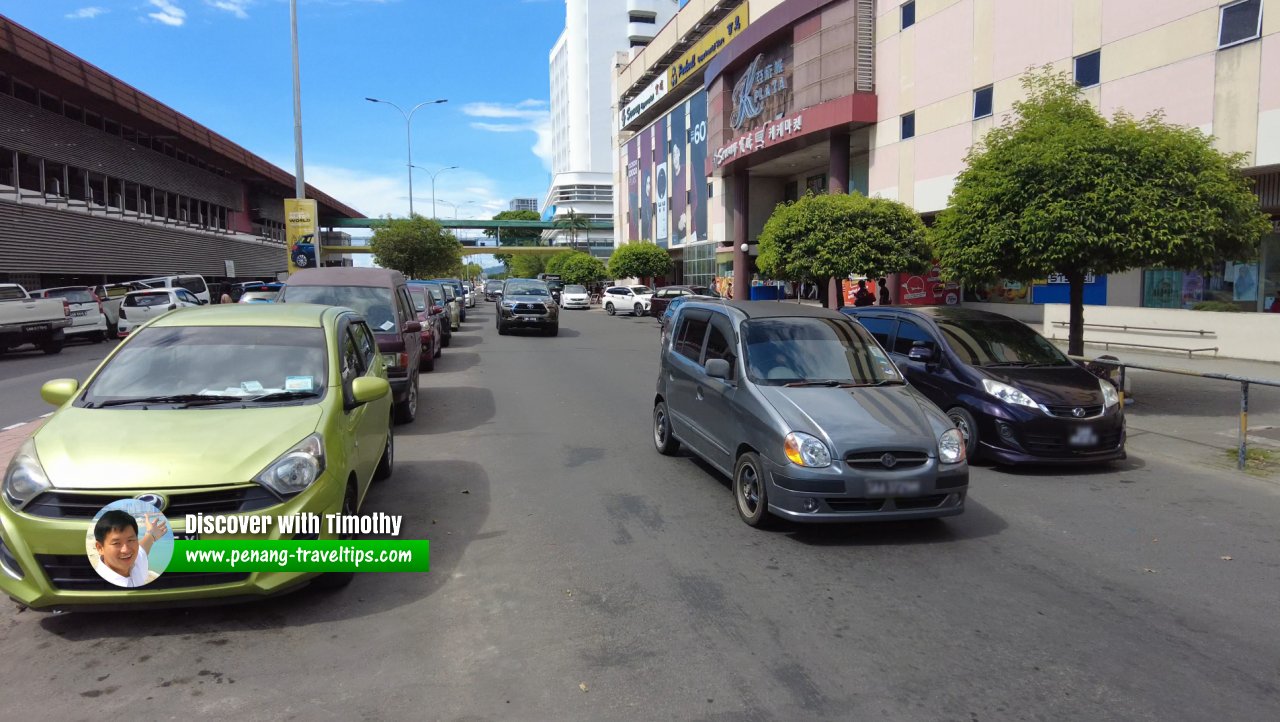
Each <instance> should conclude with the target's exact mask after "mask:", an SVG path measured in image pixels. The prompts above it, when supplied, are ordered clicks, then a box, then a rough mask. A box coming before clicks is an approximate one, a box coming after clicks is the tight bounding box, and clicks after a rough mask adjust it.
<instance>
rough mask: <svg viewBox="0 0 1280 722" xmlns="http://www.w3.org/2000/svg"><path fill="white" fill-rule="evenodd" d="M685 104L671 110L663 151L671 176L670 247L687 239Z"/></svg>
mask: <svg viewBox="0 0 1280 722" xmlns="http://www.w3.org/2000/svg"><path fill="white" fill-rule="evenodd" d="M688 109H689V104H688V103H681V104H680V105H678V106H676V109H675V110H674V111H672V113H671V115H670V116H669V117H670V119H671V120H670V122H671V148H670V150H669V151H667V169H668V172H669V173H670V174H671V193H670V194H669V195H668V204H667V205H668V207H669V209H670V213H671V245H673V246H676V245H680V244H681V243H684V242H685V239H686V238H688V235H689V230H690V224H689V215H688V213H687V211H688V208H689V203H688V200H689V193H688V187H689V169H688V166H687V165H686V164H687V163H688V161H689V146H688V142H689V133H688V131H687V124H686V123H685V117H684V114H685V113H686V112H687V111H688Z"/></svg>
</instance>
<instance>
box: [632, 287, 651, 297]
mask: <svg viewBox="0 0 1280 722" xmlns="http://www.w3.org/2000/svg"><path fill="white" fill-rule="evenodd" d="M631 292H632V293H634V294H636V295H637V296H648V295H652V294H653V289H652V288H649V287H648V286H631Z"/></svg>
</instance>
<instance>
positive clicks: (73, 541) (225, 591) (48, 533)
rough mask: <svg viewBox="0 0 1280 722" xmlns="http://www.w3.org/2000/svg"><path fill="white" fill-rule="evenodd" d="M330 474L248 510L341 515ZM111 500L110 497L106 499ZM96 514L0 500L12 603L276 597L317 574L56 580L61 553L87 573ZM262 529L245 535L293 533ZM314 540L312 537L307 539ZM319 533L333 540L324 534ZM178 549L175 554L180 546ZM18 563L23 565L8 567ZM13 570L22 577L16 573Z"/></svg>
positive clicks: (178, 527)
mask: <svg viewBox="0 0 1280 722" xmlns="http://www.w3.org/2000/svg"><path fill="white" fill-rule="evenodd" d="M331 474H333V472H332V471H329V472H326V474H325V475H324V476H322V477H321V478H320V479H319V480H317V481H316V483H314V484H312V485H311V487H310V488H308V489H307V490H306V491H304V492H302V493H301V494H299V495H298V496H295V497H293V498H292V499H290V500H288V501H286V502H285V503H283V504H279V505H277V506H273V507H267V508H265V509H259V510H255V511H252V512H247V514H254V515H257V514H264V515H270V516H272V517H278V516H284V515H290V514H303V513H315V514H321V515H323V514H337V513H340V512H341V510H342V497H343V492H344V487H345V485H344V484H343V483H342V481H341V480H340V479H338V477H337V476H331ZM143 491H146V490H145V489H135V490H127V491H126V490H122V491H120V492H119V493H118V494H117V495H114V496H109V497H104V499H106V501H111V500H113V499H114V498H128V497H133V496H135V495H137V494H138V493H141V492H143ZM104 503H106V502H104ZM169 522H170V524H171V525H173V526H174V530H175V531H183V529H184V527H183V524H184V520H182V519H180V518H178V517H174V518H172V519H170V520H169ZM90 523H91V520H90V519H80V518H76V519H53V518H46V517H38V516H32V515H29V514H25V513H23V512H19V511H15V510H14V509H12V508H11V507H9V505H8V504H7V503H3V502H0V545H3V547H2V548H0V591H2V592H4V593H5V594H6V595H8V596H9V597H10V598H11V599H13V600H14V601H16V602H18V603H20V604H24V605H26V606H28V607H31V608H32V609H38V610H46V611H64V610H103V611H105V610H110V609H120V608H130V609H138V608H149V607H174V606H190V605H204V604H217V603H227V602H236V601H246V600H252V599H261V598H264V597H269V596H274V595H276V594H281V593H284V592H288V591H291V590H293V589H296V588H297V587H298V586H301V585H303V584H305V583H306V582H307V581H309V580H310V579H312V578H313V577H315V576H316V574H315V573H309V572H246V573H236V572H231V573H225V574H223V573H218V574H207V573H200V572H166V573H163V574H161V575H160V576H159V577H158V578H157V579H156V580H155V581H154V582H152V583H151V584H149V585H148V586H146V587H139V588H135V589H116V588H114V587H112V586H111V585H110V584H108V583H107V582H105V581H104V582H102V585H101V586H102V587H105V588H102V589H98V588H93V589H71V588H67V586H68V583H67V582H61V583H55V581H54V580H53V579H52V577H51V576H50V573H49V572H48V571H47V568H46V566H45V565H46V564H50V563H51V562H50V560H51V559H53V558H55V557H62V558H63V559H66V558H73V559H75V560H76V561H77V563H78V560H84V565H85V566H84V568H81V569H78V570H77V571H78V572H79V573H83V572H84V569H88V572H89V574H92V575H93V577H86V578H88V579H90V581H91V583H92V582H93V578H94V577H96V573H95V572H93V571H92V567H91V566H89V561H88V558H87V557H86V555H85V532H86V529H87V528H88V525H89V524H90ZM271 528H272V532H271V533H268V534H264V535H257V536H252V535H245V536H241V537H236V538H243V539H264V540H265V539H292V538H294V537H293V536H291V535H281V534H280V532H279V527H278V525H275V524H273V525H272V527H271ZM202 538H204V539H230V538H232V537H226V536H214V535H206V536H204V537H202ZM307 538H311V537H307ZM319 538H321V539H328V538H333V537H332V535H328V534H321V535H320V537H319ZM175 553H176V552H175ZM10 566H16V567H17V569H9V567H10ZM14 572H16V573H17V575H18V576H20V577H21V578H20V579H16V578H15V574H14Z"/></svg>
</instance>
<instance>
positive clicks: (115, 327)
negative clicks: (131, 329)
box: [107, 321, 120, 338]
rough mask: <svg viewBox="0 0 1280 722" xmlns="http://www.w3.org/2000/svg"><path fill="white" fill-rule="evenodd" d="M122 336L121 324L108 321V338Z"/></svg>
mask: <svg viewBox="0 0 1280 722" xmlns="http://www.w3.org/2000/svg"><path fill="white" fill-rule="evenodd" d="M119 335H120V324H118V323H111V322H110V321H107V338H115V337H117V336H119Z"/></svg>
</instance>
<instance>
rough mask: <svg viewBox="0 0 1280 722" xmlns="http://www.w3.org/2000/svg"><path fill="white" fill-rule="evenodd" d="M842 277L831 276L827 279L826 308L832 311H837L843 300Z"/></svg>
mask: <svg viewBox="0 0 1280 722" xmlns="http://www.w3.org/2000/svg"><path fill="white" fill-rule="evenodd" d="M843 280H844V279H843V278H837V277H835V276H832V277H831V278H829V279H827V304H826V305H827V308H829V309H831V310H832V311H839V310H840V307H841V306H843V305H844V304H843V301H844V288H842V286H843V285H844V284H843V283H842V282H843Z"/></svg>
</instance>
